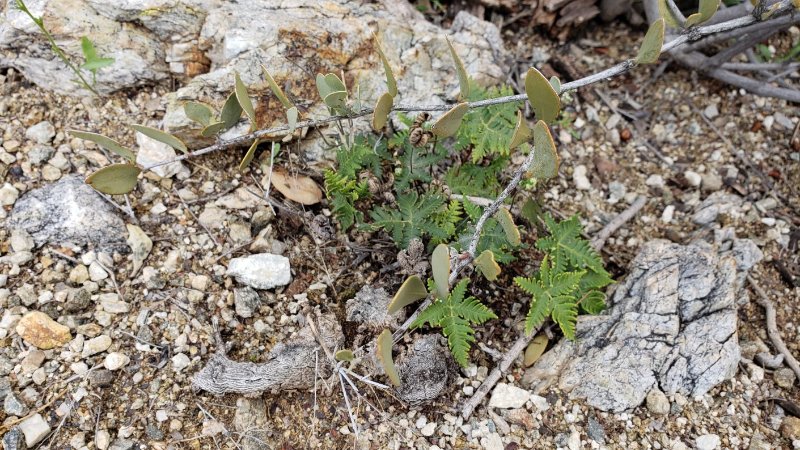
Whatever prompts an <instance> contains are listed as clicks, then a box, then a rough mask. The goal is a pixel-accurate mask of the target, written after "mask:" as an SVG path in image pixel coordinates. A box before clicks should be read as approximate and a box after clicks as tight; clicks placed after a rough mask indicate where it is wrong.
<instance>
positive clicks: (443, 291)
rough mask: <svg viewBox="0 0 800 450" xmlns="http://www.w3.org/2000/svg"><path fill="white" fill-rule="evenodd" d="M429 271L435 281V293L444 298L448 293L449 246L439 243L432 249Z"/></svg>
mask: <svg viewBox="0 0 800 450" xmlns="http://www.w3.org/2000/svg"><path fill="white" fill-rule="evenodd" d="M431 271H432V272H433V281H435V282H436V295H437V296H438V297H439V298H440V299H443V300H444V299H446V298H447V296H448V295H450V248H449V247H447V244H439V245H437V246H436V248H435V249H434V250H433V255H431Z"/></svg>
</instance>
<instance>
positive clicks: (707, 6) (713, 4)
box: [686, 0, 719, 27]
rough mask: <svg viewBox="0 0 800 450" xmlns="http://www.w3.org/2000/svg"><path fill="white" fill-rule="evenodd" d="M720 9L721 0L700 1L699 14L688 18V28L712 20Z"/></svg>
mask: <svg viewBox="0 0 800 450" xmlns="http://www.w3.org/2000/svg"><path fill="white" fill-rule="evenodd" d="M718 8H719V0H700V7H699V8H698V10H697V12H696V13H694V14H692V15H691V16H689V17H687V18H686V26H687V27H691V26H693V25H699V24H701V23H703V22H706V21H708V19H710V18H712V17H713V16H714V14H715V13H716V12H717V9H718Z"/></svg>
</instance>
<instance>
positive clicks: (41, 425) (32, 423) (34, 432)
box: [19, 414, 50, 447]
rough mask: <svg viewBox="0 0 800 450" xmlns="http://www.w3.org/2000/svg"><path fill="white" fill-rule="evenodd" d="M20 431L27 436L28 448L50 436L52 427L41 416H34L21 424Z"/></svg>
mask: <svg viewBox="0 0 800 450" xmlns="http://www.w3.org/2000/svg"><path fill="white" fill-rule="evenodd" d="M19 429H20V430H21V431H22V434H24V435H25V444H26V445H27V446H28V447H33V446H34V445H36V444H38V443H39V442H41V440H42V439H44V438H45V436H47V435H48V434H50V425H48V423H47V422H46V421H45V420H44V418H43V417H42V415H41V414H34V415H32V416H30V417H28V418H27V419H25V420H23V421H22V422H20V424H19Z"/></svg>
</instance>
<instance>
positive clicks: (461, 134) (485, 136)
mask: <svg viewBox="0 0 800 450" xmlns="http://www.w3.org/2000/svg"><path fill="white" fill-rule="evenodd" d="M513 93H514V92H513V89H511V87H510V86H500V87H498V88H489V89H484V88H482V87H480V86H478V85H476V84H474V83H471V87H470V96H469V97H470V98H469V101H471V102H474V101H478V100H486V99H489V98H495V97H503V96H507V95H513ZM517 108H518V106H517V105H515V104H513V103H505V104H500V105H493V106H488V107H485V108H477V109H474V110H472V111H470V112H469V113H467V115H466V116H465V117H464V119H463V122H462V124H461V127H459V129H458V134H457V135H456V149H458V150H460V149H463V148H466V147H468V146H472V149H471V152H472V161H473V162H478V161H480V160H482V159H483V158H484V157H486V156H489V155H495V154H497V155H508V153H509V143H510V142H511V134H512V132H513V131H514V126H515V125H516V121H517V117H516V115H517Z"/></svg>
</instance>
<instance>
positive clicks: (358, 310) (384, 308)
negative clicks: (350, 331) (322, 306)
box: [345, 284, 402, 331]
mask: <svg viewBox="0 0 800 450" xmlns="http://www.w3.org/2000/svg"><path fill="white" fill-rule="evenodd" d="M391 301H392V298H391V297H389V294H387V293H386V290H385V289H383V288H377V289H375V288H373V287H372V286H370V285H368V284H367V285H364V287H362V288H361V289H360V290H359V291H358V292H357V293H356V296H355V297H353V298H351V299H350V300H348V301H347V304H346V306H345V308H346V311H347V320H349V321H351V322H358V323H360V324H363V325H364V326H366V327H367V328H369V329H372V330H377V331H380V330H382V329H384V328H390V327H391V328H393V327H394V326H396V325H397V320H398V318H399V317H400V314H402V313H401V312H399V311H398V312H397V313H395V314H389V303H390V302H391Z"/></svg>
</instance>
